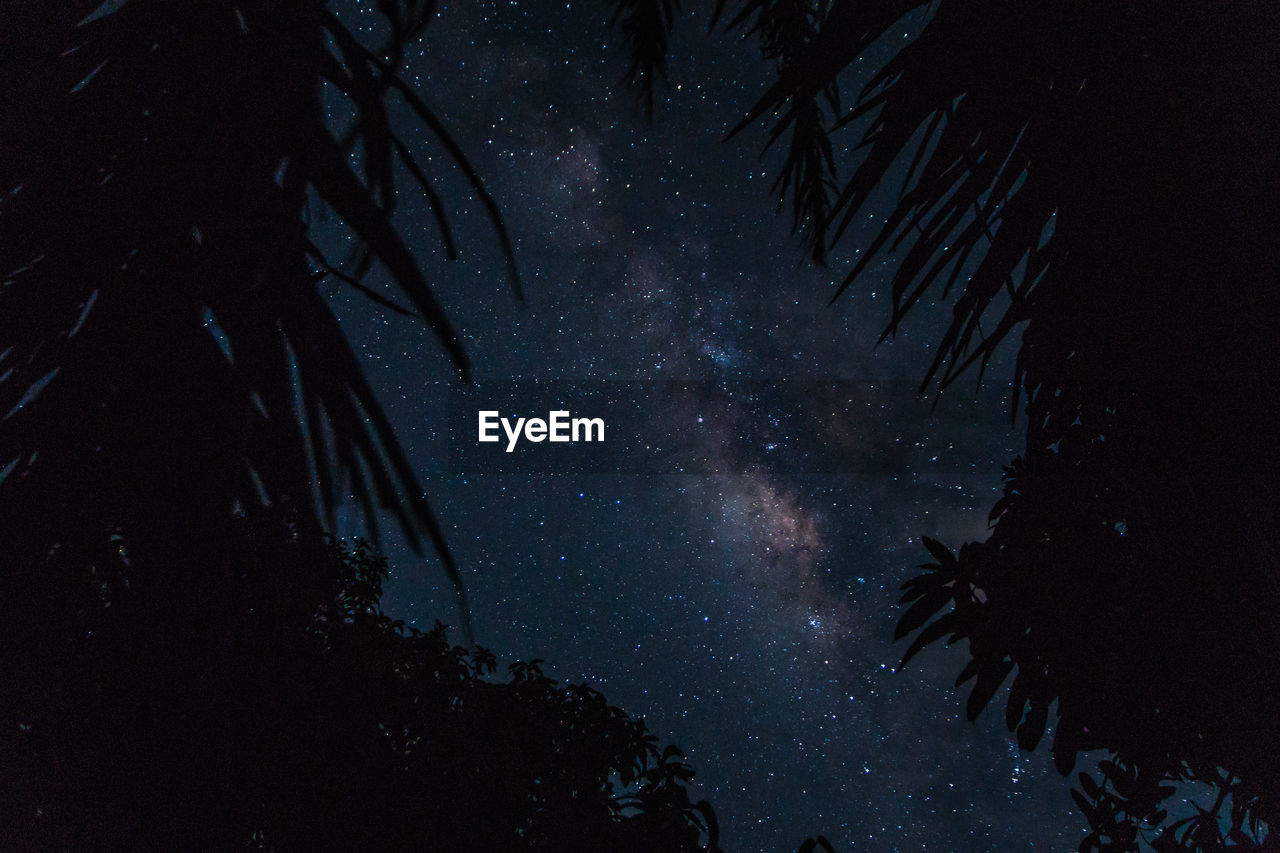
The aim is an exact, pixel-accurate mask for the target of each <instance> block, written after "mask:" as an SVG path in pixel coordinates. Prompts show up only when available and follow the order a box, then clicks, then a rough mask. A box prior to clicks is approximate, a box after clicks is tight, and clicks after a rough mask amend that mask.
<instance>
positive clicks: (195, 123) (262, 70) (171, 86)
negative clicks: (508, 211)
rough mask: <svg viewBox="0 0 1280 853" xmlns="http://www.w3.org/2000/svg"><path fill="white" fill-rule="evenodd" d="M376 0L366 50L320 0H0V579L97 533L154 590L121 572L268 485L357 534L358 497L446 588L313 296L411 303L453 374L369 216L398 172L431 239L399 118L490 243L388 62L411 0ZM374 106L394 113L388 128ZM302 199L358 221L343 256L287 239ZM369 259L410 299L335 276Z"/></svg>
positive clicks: (452, 153)
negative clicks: (423, 548)
mask: <svg viewBox="0 0 1280 853" xmlns="http://www.w3.org/2000/svg"><path fill="white" fill-rule="evenodd" d="M377 5H378V11H379V13H380V15H381V26H382V29H383V30H384V31H385V33H386V36H387V38H386V41H385V44H384V45H383V47H381V48H380V49H377V50H373V49H369V48H366V47H365V46H364V45H363V44H361V42H360V41H358V40H357V38H356V37H355V36H354V35H353V34H352V33H351V32H350V30H348V29H347V27H346V26H344V25H343V24H342V22H341V21H340V20H338V18H337V17H336V16H335V15H334V13H333V12H332V11H331V10H330V9H329V8H328V5H327V4H326V3H324V2H320V0H309V1H308V2H297V3H281V2H276V0H249V2H240V3H229V2H217V1H216V0H207V2H196V3H188V4H172V3H165V2H159V1H158V0H131V2H128V3H125V4H107V6H104V7H103V8H102V9H97V10H96V11H95V9H96V7H98V6H99V3H98V2H97V0H74V1H73V2H70V3H61V4H54V5H49V4H33V3H10V4H6V7H5V26H4V28H3V30H4V31H3V33H0V56H3V57H4V58H3V61H2V63H0V89H3V92H4V94H3V95H0V116H3V120H4V124H5V127H6V128H7V130H6V132H5V135H4V141H3V153H2V156H0V199H3V201H2V204H3V207H2V208H0V221H2V222H3V229H4V230H3V240H0V270H2V271H3V273H2V274H3V281H4V286H3V289H2V290H0V352H2V353H3V356H2V358H3V361H2V362H0V365H3V369H4V371H5V372H4V381H3V382H0V408H3V410H4V411H5V412H7V413H8V416H7V417H6V419H5V423H4V424H3V429H2V430H0V459H3V460H4V461H3V462H2V463H0V465H3V466H5V467H4V468H3V470H4V472H5V478H4V480H3V483H2V487H0V502H2V503H0V533H3V540H4V541H5V542H6V543H7V545H6V548H7V551H8V553H7V557H8V558H9V559H10V561H11V563H12V564H14V565H17V566H21V567H23V568H22V569H21V570H19V572H9V573H6V581H5V582H6V583H10V584H13V583H22V581H18V580H17V576H18V575H19V574H21V573H22V572H28V573H34V575H35V576H38V575H39V574H40V573H41V572H42V571H43V569H42V568H41V566H42V564H43V561H45V560H46V559H48V558H49V555H50V554H51V553H52V552H53V551H59V552H66V551H67V550H68V549H73V550H77V551H80V552H82V553H86V554H88V553H93V552H95V551H96V550H98V549H101V548H104V547H111V546H109V545H108V543H109V542H112V541H114V540H115V539H122V540H123V541H124V542H126V543H127V546H128V548H129V551H130V554H131V560H132V562H133V565H134V566H135V573H136V576H135V577H134V578H133V579H132V580H133V582H134V583H135V584H152V583H154V584H158V585H163V584H165V583H167V582H168V581H167V580H166V579H165V578H164V577H161V574H162V573H160V572H159V571H158V570H157V572H156V574H155V575H154V576H152V575H151V574H150V573H149V572H150V570H148V572H147V573H144V572H143V571H142V568H141V567H145V566H152V565H153V564H157V563H161V562H164V561H167V560H173V559H175V558H177V556H178V555H182V559H183V560H184V561H186V562H188V563H192V562H196V561H203V562H212V563H216V562H217V561H218V557H217V556H216V554H215V553H214V552H216V550H217V549H218V548H219V547H220V545H219V543H220V542H221V538H220V536H219V535H218V532H219V529H220V527H221V526H222V525H224V524H226V523H227V520H228V519H229V518H230V516H231V513H232V510H233V509H234V508H236V507H249V506H252V505H257V504H260V503H264V502H268V503H274V504H283V503H291V504H292V505H293V506H294V507H295V508H297V509H298V510H299V511H301V512H303V513H304V514H305V515H306V516H307V517H308V518H310V519H311V521H312V522H314V523H315V524H317V525H318V524H319V523H320V522H321V520H322V519H325V518H327V519H328V520H329V521H330V522H331V521H332V515H333V512H334V507H335V505H336V503H337V502H338V500H339V498H340V496H341V494H342V493H343V491H344V490H345V489H346V488H347V487H349V489H350V490H351V492H352V494H353V495H354V497H355V498H356V500H357V502H358V503H359V505H360V506H362V507H363V509H364V511H365V516H366V519H367V521H368V523H369V524H370V525H371V526H372V525H376V517H375V509H376V508H379V507H380V508H382V509H385V510H387V511H389V512H390V513H392V514H393V515H394V516H395V517H396V518H397V519H398V520H399V522H400V524H401V526H402V528H403V529H404V531H405V533H406V534H407V536H408V538H409V539H410V541H411V543H412V544H413V545H414V546H415V547H416V546H417V544H418V542H419V541H420V540H421V539H423V538H425V539H427V540H429V541H430V542H431V543H432V544H433V545H434V548H435V550H436V552H437V553H438V554H440V555H441V557H442V558H443V560H444V563H445V568H446V570H447V571H448V573H449V574H450V576H451V578H452V579H453V580H454V583H455V585H458V589H459V591H461V586H460V584H459V583H458V582H459V579H458V574H457V570H456V567H455V566H454V565H453V563H452V561H451V559H450V558H449V555H448V549H447V547H446V545H445V543H444V539H443V536H442V534H441V531H440V530H439V528H438V526H437V524H436V522H435V520H434V519H433V517H432V514H431V512H430V509H429V507H428V505H427V503H426V501H425V499H424V497H423V492H422V489H421V487H420V486H419V485H418V483H417V482H416V478H415V476H414V473H413V471H412V469H411V467H410V465H409V463H408V461H407V459H406V457H405V454H404V452H403V451H402V450H401V448H400V446H399V444H398V443H397V442H396V440H395V437H394V436H393V435H392V431H391V427H390V425H389V423H388V421H387V419H386V417H385V416H384V415H383V413H382V410H381V408H380V407H379V405H378V402H377V400H376V399H375V397H374V395H373V392H372V390H371V389H370V387H369V385H368V383H367V382H366V381H365V379H364V377H363V374H362V373H361V370H360V367H359V364H358V362H357V359H356V357H355V355H354V354H353V353H352V351H351V349H350V348H349V346H348V344H347V341H346V337H345V336H344V335H343V333H342V331H341V329H340V328H339V326H338V323H337V321H336V318H335V317H334V315H333V313H332V311H331V310H330V308H329V305H328V303H327V300H326V299H325V298H324V296H323V295H322V294H321V292H320V289H319V288H320V285H321V282H322V280H323V279H325V278H328V277H336V278H337V279H338V280H339V281H341V282H343V283H345V284H347V285H350V286H352V287H355V288H357V289H359V290H360V291H361V292H363V293H365V294H367V295H368V296H370V297H371V298H372V299H374V300H376V301H377V302H379V303H381V304H382V305H384V306H388V307H389V308H392V309H395V310H400V311H403V312H405V313H410V314H413V315H415V316H418V317H420V318H421V319H422V321H423V322H424V323H425V324H426V325H427V326H428V327H429V328H430V329H431V330H432V331H433V332H434V333H435V334H436V336H437V338H438V340H439V341H440V344H441V346H442V347H443V348H444V350H445V351H446V352H447V353H448V355H449V357H450V358H451V359H452V361H453V364H454V366H455V367H456V369H457V371H458V373H459V375H460V376H462V377H464V378H465V377H466V375H467V371H468V362H467V357H466V354H465V352H464V350H463V346H462V343H461V341H460V340H459V338H458V335H457V334H456V332H455V331H454V329H453V328H452V327H451V326H450V324H449V321H448V319H447V318H446V317H445V316H444V313H443V311H442V310H441V307H440V305H439V304H438V302H437V301H436V299H435V297H434V295H433V294H432V290H431V287H430V285H429V283H428V281H427V278H426V276H425V275H424V273H423V271H422V269H421V268H420V266H419V265H418V263H417V262H416V261H415V259H414V257H413V256H412V255H411V254H410V252H409V250H408V249H407V248H406V246H405V244H404V242H403V241H402V239H401V238H400V237H399V235H398V234H397V232H396V231H395V230H394V228H393V227H392V225H391V221H390V220H391V216H392V213H393V211H394V210H395V207H396V198H397V196H396V179H397V176H400V175H402V176H404V177H406V179H409V178H411V179H412V180H413V181H415V182H416V183H417V184H419V185H420V189H421V190H422V191H423V192H424V193H426V195H427V197H428V199H429V200H430V202H431V204H432V208H433V210H434V211H435V213H436V217H437V222H438V224H439V226H440V236H441V239H442V241H443V246H444V248H445V250H446V252H447V253H448V254H450V255H453V254H454V253H455V246H454V241H453V237H452V235H451V234H450V232H449V229H448V224H447V220H446V212H447V211H446V209H445V203H444V201H443V200H442V199H441V198H440V197H439V195H438V194H437V192H436V190H435V188H434V187H433V185H432V183H431V179H430V177H429V176H428V175H427V174H426V173H425V172H424V170H423V168H422V167H421V166H420V164H419V163H418V162H417V161H416V160H415V159H414V155H413V154H412V153H411V150H410V146H409V145H407V144H406V143H405V142H404V141H403V140H402V136H401V134H402V133H404V132H410V133H413V134H414V139H415V150H417V144H416V143H418V142H420V141H421V142H423V143H424V144H426V145H428V146H435V147H436V148H437V149H438V150H440V151H441V152H443V154H444V155H445V156H446V158H451V159H452V160H453V161H454V162H455V163H457V164H458V165H459V166H461V169H462V172H463V173H464V174H465V175H466V176H467V177H468V178H469V179H470V180H471V181H472V184H473V187H474V189H475V190H476V192H477V193H478V195H479V197H480V199H481V200H482V202H483V203H484V205H485V206H486V209H487V210H488V211H489V213H490V214H491V216H492V219H493V221H494V223H495V225H496V226H497V229H498V236H499V242H500V244H501V246H502V248H503V250H504V251H506V253H507V256H508V259H509V260H510V258H511V254H510V245H509V242H508V241H507V238H506V233H505V231H504V230H503V228H502V225H501V222H500V221H499V220H498V218H497V214H496V208H495V207H494V205H493V203H492V200H491V199H490V198H489V196H488V195H487V193H486V192H485V191H484V188H483V186H482V185H481V184H480V182H479V179H478V178H477V176H476V175H475V173H474V171H472V170H471V168H470V167H469V166H468V165H467V164H466V161H465V159H464V158H463V156H462V152H461V151H460V150H459V148H458V146H457V145H456V144H455V143H454V142H453V140H452V139H451V138H450V136H449V135H448V132H447V131H446V129H445V128H444V126H443V125H442V124H441V122H440V121H439V120H438V119H437V118H436V117H435V116H434V115H433V114H432V113H431V111H430V110H429V109H428V108H427V106H426V105H425V104H424V103H423V102H422V100H421V99H420V98H419V97H418V96H417V95H416V94H415V93H414V92H413V90H412V89H411V88H410V87H408V86H406V85H405V84H404V83H403V82H401V81H400V79H399V78H398V77H397V71H398V69H399V65H400V60H401V55H402V53H403V50H404V48H405V47H406V45H407V44H409V43H411V42H412V41H414V40H416V39H417V38H418V37H419V36H420V35H421V33H422V32H423V30H424V29H425V27H426V25H427V23H428V21H429V19H430V17H431V15H432V13H433V12H434V9H435V4H434V3H432V2H424V0H387V2H381V3H379V4H377ZM111 6H115V7H117V8H115V9H114V11H109V9H110V7H111ZM325 85H327V87H328V91H329V93H330V94H331V95H332V96H333V97H332V98H328V99H322V97H321V89H322V86H325ZM325 100H327V101H328V103H326V102H325ZM396 101H400V102H402V103H403V104H404V106H405V107H407V110H405V113H406V114H407V115H412V116H413V117H414V118H416V119H417V120H418V126H417V127H411V128H405V129H403V130H402V131H400V132H399V133H398V132H397V129H396V128H395V127H394V126H393V122H392V120H391V119H390V116H389V113H390V111H391V108H392V106H393V105H394V102H396ZM335 128H336V129H335ZM353 163H354V164H355V165H353ZM317 203H319V204H321V205H323V206H326V207H328V208H330V209H331V210H333V211H334V212H335V213H336V214H337V216H338V218H339V219H340V220H341V221H342V222H343V223H344V224H345V225H346V226H347V227H348V228H349V229H350V232H351V233H352V234H353V236H354V237H356V238H358V240H359V243H360V246H361V250H360V251H359V252H358V253H357V256H356V257H355V258H354V261H355V262H354V263H353V264H352V266H351V268H350V272H349V273H344V272H341V271H339V270H338V269H337V268H336V267H335V266H334V265H332V264H331V263H330V262H329V260H327V259H326V258H324V257H323V256H322V255H321V253H320V251H319V249H318V248H317V247H316V245H315V244H314V242H313V241H312V239H311V237H310V234H309V232H310V223H311V211H312V208H313V206H315V205H316V204H317ZM375 261H376V262H378V263H380V264H381V265H382V266H383V267H384V268H385V269H386V271H387V272H388V273H389V275H390V279H391V281H392V282H394V284H395V286H396V287H397V288H398V289H399V291H400V294H401V295H402V296H403V298H404V299H405V300H407V302H408V304H409V305H410V306H411V307H409V308H402V307H400V306H398V305H397V304H396V303H395V302H394V301H393V300H392V298H391V297H390V296H389V295H387V294H383V293H379V292H376V291H375V290H372V289H370V288H369V287H366V286H365V285H363V284H361V283H360V281H359V279H360V277H361V274H362V273H363V272H364V271H365V270H366V269H367V268H368V267H369V266H370V264H372V263H373V262H375ZM511 270H512V281H513V283H514V282H515V272H514V270H515V268H514V263H512V264H511ZM344 481H345V485H344ZM312 506H315V507H316V508H315V509H314V510H312V509H310V508H311V507H312ZM373 530H374V532H375V534H376V526H374V527H373ZM195 547H202V548H209V549H212V551H211V552H210V554H209V555H207V557H201V556H199V555H197V554H195V553H194V552H193V550H192V549H193V548H195ZM28 580H31V582H33V583H38V580H36V579H32V578H28ZM175 582H179V583H180V581H175ZM167 595H168V593H161V594H160V597H161V598H165V597H166V596H167ZM7 598H9V599H10V600H13V599H14V596H12V595H10V596H7Z"/></svg>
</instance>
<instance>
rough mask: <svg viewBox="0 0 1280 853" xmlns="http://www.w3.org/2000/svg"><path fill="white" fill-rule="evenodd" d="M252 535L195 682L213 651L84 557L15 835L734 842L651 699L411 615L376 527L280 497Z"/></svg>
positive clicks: (333, 844)
mask: <svg viewBox="0 0 1280 853" xmlns="http://www.w3.org/2000/svg"><path fill="white" fill-rule="evenodd" d="M230 540H231V542H232V548H231V551H232V560H231V562H230V563H229V569H230V570H229V571H228V572H227V573H226V574H225V575H223V576H221V577H210V576H204V577H202V578H201V579H200V580H202V581H203V583H202V585H201V587H200V588H199V589H198V590H195V591H194V592H196V593H198V594H199V595H201V596H202V597H203V598H204V600H205V601H207V602H208V604H209V612H208V614H207V618H206V619H204V620H202V621H201V623H200V624H198V625H194V626H192V630H191V632H190V635H189V636H188V637H187V638H186V640H185V645H184V646H183V648H182V649H180V651H181V653H182V654H181V659H182V660H185V661H187V662H188V663H187V666H188V667H190V668H191V669H192V670H195V669H202V670H203V677H204V682H203V689H199V690H182V689H173V685H174V683H175V682H176V683H178V684H183V683H185V682H186V680H187V678H188V676H189V675H190V673H186V672H181V671H179V665H178V664H177V663H176V662H175V661H176V658H177V656H175V655H174V654H173V653H172V652H173V650H172V649H170V648H169V644H171V643H172V642H173V637H172V635H171V633H170V631H169V630H168V629H167V628H166V627H165V626H163V625H155V624H152V623H149V622H147V621H145V620H144V619H140V618H139V616H140V614H139V613H138V611H137V609H136V606H135V605H136V598H137V595H136V593H135V591H134V590H132V589H129V588H127V587H125V586H123V585H121V584H118V583H112V582H111V581H110V580H105V579H104V574H103V572H102V571H101V567H96V569H95V570H85V571H83V572H82V573H81V576H80V578H79V580H80V583H79V585H78V587H79V589H78V591H79V593H80V595H79V598H78V601H76V602H70V601H69V602H68V604H72V603H75V604H78V605H79V606H80V608H81V609H80V615H81V618H82V619H83V620H84V625H85V626H86V627H85V630H83V631H82V632H81V633H80V634H79V636H77V637H74V638H72V640H71V641H72V642H74V643H75V644H76V645H77V646H78V649H77V654H76V655H75V666H74V667H69V668H64V669H62V670H58V671H53V670H49V671H46V672H45V673H44V675H45V677H46V678H47V679H48V681H47V684H46V688H45V690H44V692H43V693H42V694H41V698H43V700H44V704H43V705H42V707H40V708H38V709H37V708H28V709H25V710H27V711H28V712H29V713H30V716H23V717H18V718H16V719H5V720H4V723H5V725H6V727H9V726H11V727H12V728H11V730H12V731H14V732H16V733H17V734H16V736H15V739H16V743H14V744H12V745H11V746H10V747H9V748H7V749H6V751H5V753H4V783H3V796H2V797H0V825H2V826H3V830H0V838H2V839H3V841H0V845H2V846H3V847H4V849H6V850H54V849H67V850H90V849H92V850H117V849H118V850H125V849H128V850H179V849H192V850H196V849H198V850H213V849H220V850H358V849H369V850H620V851H652V850H663V851H673V853H674V851H694V850H714V849H716V846H715V839H716V834H717V831H716V824H715V815H714V812H713V811H712V810H711V807H710V806H709V805H708V804H707V803H705V802H699V803H696V804H695V803H694V802H692V801H691V800H690V799H689V796H688V789H687V783H688V781H689V780H690V778H691V777H692V776H693V771H692V770H691V769H690V768H689V766H688V765H687V764H686V763H685V762H684V760H683V758H684V756H683V754H682V753H681V752H680V751H679V750H678V749H676V748H675V747H674V746H666V747H663V746H662V745H661V744H660V743H659V742H658V739H657V738H656V737H655V736H654V735H652V734H650V733H649V732H648V731H647V729H646V727H645V724H644V722H643V720H638V719H633V718H632V717H630V716H629V715H628V714H626V713H625V712H623V711H621V710H620V709H618V708H615V707H612V706H610V705H609V704H608V703H607V702H606V701H605V699H604V697H603V696H601V695H600V694H599V693H597V692H595V691H594V690H591V689H590V688H588V687H585V686H583V685H563V686H562V685H559V684H557V683H556V682H555V681H553V680H551V679H550V678H548V677H546V676H545V675H543V673H542V672H541V670H540V668H539V666H538V663H539V662H538V661H533V662H528V663H516V664H512V665H511V666H510V667H509V668H508V677H507V678H506V679H505V680H496V679H494V678H492V677H491V676H492V673H493V672H494V670H495V668H496V661H495V659H494V657H493V655H492V654H491V653H489V652H487V651H486V650H484V649H477V650H476V651H474V652H467V651H466V650H464V649H462V648H460V647H457V646H451V645H450V644H449V643H448V642H447V641H446V638H445V633H444V629H443V627H441V626H437V628H436V629H435V630H433V631H431V632H428V633H420V632H418V631H416V630H413V629H412V628H406V627H405V626H404V625H403V624H402V623H400V622H394V621H392V620H391V619H390V618H389V617H387V616H386V615H385V614H383V613H382V612H381V610H380V608H379V604H378V602H379V600H380V597H381V594H382V583H383V580H384V578H385V577H386V562H385V560H383V559H382V558H381V557H379V556H377V555H376V554H375V553H374V552H373V551H372V550H371V549H370V548H369V547H368V546H367V545H365V544H364V543H359V544H357V546H356V547H355V548H354V549H351V550H347V549H345V548H343V547H342V546H340V545H339V544H337V543H334V542H333V541H332V540H329V541H325V540H320V539H316V538H314V537H312V536H309V535H307V534H306V533H305V532H304V531H303V529H302V528H300V527H298V526H297V525H295V524H292V523H290V522H288V521H287V520H286V519H285V518H284V516H282V515H281V514H280V513H278V512H273V511H256V512H255V513H254V514H253V515H251V516H249V517H247V518H242V519H239V520H237V521H236V522H235V523H234V524H233V525H232V526H231V532H230ZM214 661H216V662H218V663H217V665H211V664H212V662H214Z"/></svg>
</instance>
